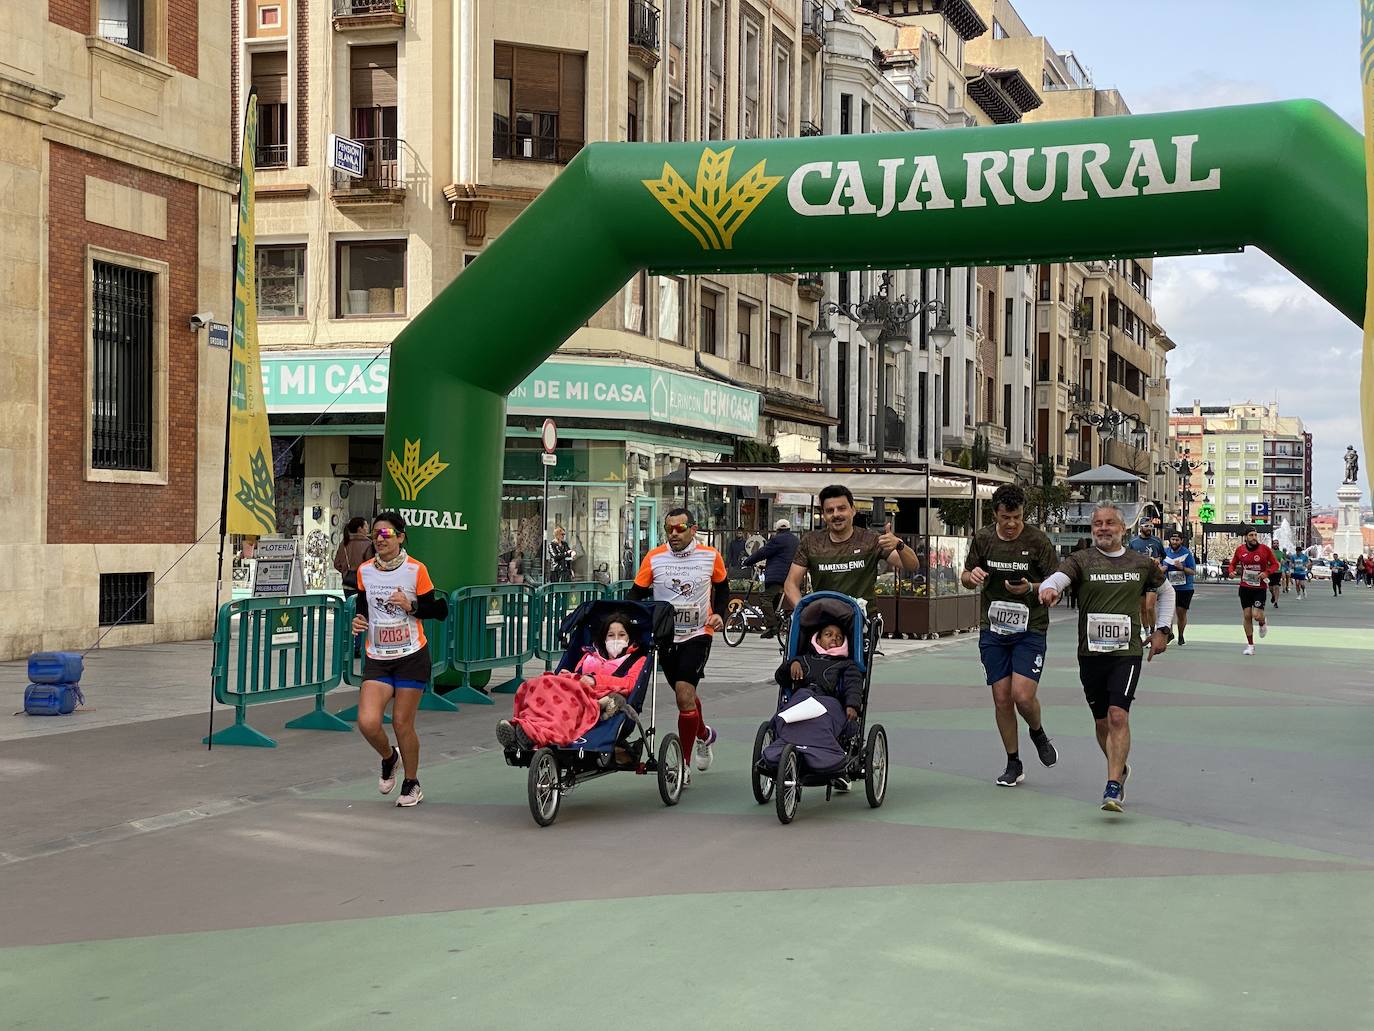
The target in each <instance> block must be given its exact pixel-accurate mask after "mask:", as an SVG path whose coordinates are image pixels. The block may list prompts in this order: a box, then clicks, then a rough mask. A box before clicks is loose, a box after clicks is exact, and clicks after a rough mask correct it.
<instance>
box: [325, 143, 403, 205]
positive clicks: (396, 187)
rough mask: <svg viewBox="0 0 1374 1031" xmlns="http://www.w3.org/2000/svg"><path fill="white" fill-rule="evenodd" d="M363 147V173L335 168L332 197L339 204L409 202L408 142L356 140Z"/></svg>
mask: <svg viewBox="0 0 1374 1031" xmlns="http://www.w3.org/2000/svg"><path fill="white" fill-rule="evenodd" d="M354 142H356V143H360V144H362V147H363V174H362V175H360V176H354V175H350V174H349V173H348V172H342V171H339V170H338V169H334V170H333V172H332V173H331V174H332V176H333V180H332V183H331V189H330V197H332V198H333V200H334V201H335V203H338V204H350V203H362V204H375V203H378V202H380V203H386V204H395V203H399V202H400V201H402V200H404V199H405V195H406V181H405V168H404V160H403V159H404V156H405V140H402V139H398V138H396V137H392V136H383V137H378V138H375V139H362V140H355V141H354Z"/></svg>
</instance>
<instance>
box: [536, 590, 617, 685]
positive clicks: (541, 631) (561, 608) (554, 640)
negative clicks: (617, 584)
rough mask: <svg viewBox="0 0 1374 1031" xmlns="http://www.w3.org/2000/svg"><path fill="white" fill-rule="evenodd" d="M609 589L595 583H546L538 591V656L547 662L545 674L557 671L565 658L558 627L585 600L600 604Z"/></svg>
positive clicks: (545, 663)
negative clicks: (560, 660) (557, 667)
mask: <svg viewBox="0 0 1374 1031" xmlns="http://www.w3.org/2000/svg"><path fill="white" fill-rule="evenodd" d="M605 590H606V588H604V587H602V586H601V584H598V583H591V582H580V583H557V584H545V585H544V586H543V587H541V588H539V590H538V591H536V592H535V596H534V601H535V615H536V619H537V621H538V622H537V625H536V628H535V637H534V654H535V655H537V656H539V658H541V659H543V660H544V672H546V673H547V672H548V671H549V670H551V669H553V664H554V662H555V660H557V659H561V658H562V657H563V639H562V637H561V636H560V635H559V633H558V628H559V627H560V626H562V624H563V617H564V616H566V615H567V614H568V613H569V612H571V611H572V610H573V609H575V608H577V606H579V605H581V604H582V603H583V602H584V601H597V600H599V599H600V598H602V597H603V592H604V591H605Z"/></svg>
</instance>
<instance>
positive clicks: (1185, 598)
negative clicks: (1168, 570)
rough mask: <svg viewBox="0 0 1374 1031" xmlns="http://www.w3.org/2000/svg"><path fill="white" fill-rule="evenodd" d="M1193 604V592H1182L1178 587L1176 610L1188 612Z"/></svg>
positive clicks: (1175, 591) (1175, 589)
mask: <svg viewBox="0 0 1374 1031" xmlns="http://www.w3.org/2000/svg"><path fill="white" fill-rule="evenodd" d="M1192 604H1193V592H1192V591H1180V590H1179V589H1178V588H1177V587H1175V588H1174V608H1175V609H1179V610H1181V611H1183V612H1187V611H1188V607H1189V606H1190V605H1192Z"/></svg>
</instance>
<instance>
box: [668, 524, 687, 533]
mask: <svg viewBox="0 0 1374 1031" xmlns="http://www.w3.org/2000/svg"><path fill="white" fill-rule="evenodd" d="M691 528H692V524H691V523H669V524H667V526H666V527H664V529H666V530H667V531H668V532H669V533H687V532H688V531H689V530H691Z"/></svg>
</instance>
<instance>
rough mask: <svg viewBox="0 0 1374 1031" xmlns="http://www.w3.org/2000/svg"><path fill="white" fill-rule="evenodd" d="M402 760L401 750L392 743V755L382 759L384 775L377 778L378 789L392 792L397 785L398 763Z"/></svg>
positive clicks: (386, 793)
mask: <svg viewBox="0 0 1374 1031" xmlns="http://www.w3.org/2000/svg"><path fill="white" fill-rule="evenodd" d="M400 761H401V750H400V749H399V748H397V747H396V746H395V745H392V746H391V757H390V758H389V759H383V760H382V775H381V776H380V777H379V778H377V790H378V791H380V792H381V793H382V794H384V795H389V794H391V789H392V788H394V787H395V786H396V764H397V763H399V762H400Z"/></svg>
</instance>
